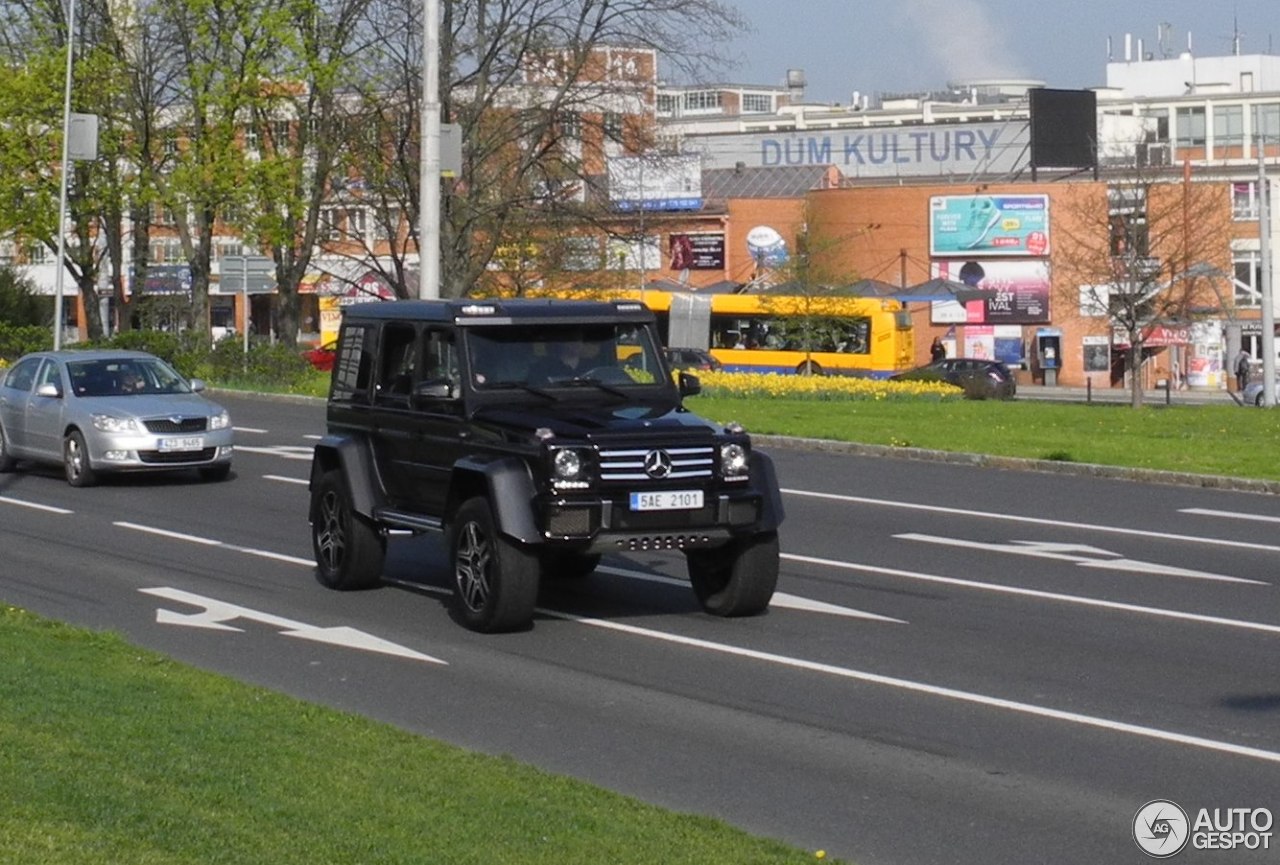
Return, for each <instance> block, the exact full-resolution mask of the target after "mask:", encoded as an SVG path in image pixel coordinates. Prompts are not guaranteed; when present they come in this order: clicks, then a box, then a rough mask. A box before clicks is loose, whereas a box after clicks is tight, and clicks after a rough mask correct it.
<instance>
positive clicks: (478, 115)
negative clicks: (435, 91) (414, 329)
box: [351, 0, 744, 296]
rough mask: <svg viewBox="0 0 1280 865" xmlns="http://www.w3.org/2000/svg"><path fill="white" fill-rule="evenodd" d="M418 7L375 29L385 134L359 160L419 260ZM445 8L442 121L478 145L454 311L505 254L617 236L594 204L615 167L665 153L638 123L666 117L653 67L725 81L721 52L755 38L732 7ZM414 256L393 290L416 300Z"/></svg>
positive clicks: (455, 265)
mask: <svg viewBox="0 0 1280 865" xmlns="http://www.w3.org/2000/svg"><path fill="white" fill-rule="evenodd" d="M419 6H420V4H418V3H416V2H411V0H386V4H385V5H382V6H380V7H379V8H380V9H382V10H384V14H381V15H379V16H374V17H372V18H371V26H373V27H375V28H376V29H377V31H378V32H379V34H380V35H381V37H382V38H381V39H380V40H379V43H378V44H379V45H380V46H381V50H380V51H379V52H378V53H376V54H371V55H370V57H371V59H372V58H376V59H377V60H378V61H379V64H380V65H379V66H378V74H369V75H366V76H365V77H364V79H363V80H364V82H366V83H367V85H368V87H369V88H370V89H369V90H366V91H365V92H363V93H362V101H363V103H364V104H365V105H366V106H368V108H369V110H371V111H373V112H375V113H374V114H373V116H372V117H371V126H372V125H375V124H376V125H377V126H378V127H379V128H381V129H382V130H384V134H382V135H380V136H378V137H377V138H370V139H367V140H366V147H365V149H363V150H362V151H356V152H353V153H352V157H351V158H352V160H353V163H354V166H355V167H354V168H353V170H355V171H356V172H357V173H359V174H360V175H361V176H362V177H364V178H366V179H367V180H368V181H369V187H368V188H367V189H366V195H367V196H368V200H370V201H383V202H386V203H387V204H388V205H389V206H388V207H387V208H386V209H385V210H384V211H383V214H382V215H390V214H392V213H394V214H395V215H396V216H397V217H400V218H402V222H401V228H400V229H399V230H400V231H401V232H402V237H403V241H404V243H403V244H402V245H401V249H402V250H405V251H407V250H410V249H412V250H415V251H416V249H417V246H418V226H419V220H418V214H419V212H420V203H421V200H420V195H419V189H418V164H419V162H418V150H417V148H418V139H419V135H418V130H419V129H420V125H421V124H420V115H419V114H418V113H417V112H418V108H419V107H420V106H421V104H422V100H421V74H420V72H419V70H420V69H421V63H420V54H419V51H420V48H421V39H420V38H419V37H418V36H417V35H415V34H414V33H413V32H410V31H416V33H417V34H420V33H421V30H420V29H418V28H419V27H420V26H421V15H420V11H419V8H418V7H419ZM441 9H442V26H441V62H440V68H441V84H440V93H441V95H442V105H443V114H444V119H445V120H446V121H448V122H452V123H454V124H457V126H458V127H459V129H460V132H461V139H462V143H463V147H462V150H463V155H462V167H461V171H460V172H459V173H458V174H457V176H456V177H454V178H451V179H449V180H446V181H445V192H446V193H447V194H446V195H445V198H444V202H443V207H442V221H443V225H442V226H441V245H442V247H443V249H442V255H443V266H442V289H441V291H442V293H443V294H446V295H455V296H456V295H463V294H467V293H469V292H471V291H472V290H473V289H475V288H476V287H477V286H481V285H483V284H484V283H485V282H486V279H485V276H486V272H487V269H488V268H489V264H490V262H491V260H492V259H493V258H494V256H495V255H496V254H497V252H498V250H499V249H500V248H501V249H507V248H512V247H517V248H518V247H521V246H522V245H525V244H527V243H528V242H529V241H530V236H531V232H532V233H533V234H537V233H538V232H539V231H540V232H541V233H542V239H543V240H542V242H543V244H545V243H546V237H547V236H548V232H549V231H551V232H558V231H560V230H561V228H560V227H561V226H563V227H565V228H564V230H566V231H567V230H577V229H571V228H570V227H572V226H578V227H583V226H592V227H594V228H600V227H601V226H602V225H603V224H604V223H605V222H607V221H608V218H609V215H608V214H605V213H603V212H602V211H601V209H600V207H599V202H598V201H597V200H594V199H593V198H592V190H593V189H596V188H598V187H599V186H600V175H601V174H602V173H603V160H604V158H605V157H606V156H608V155H612V154H616V153H623V152H633V153H634V152H642V151H644V150H646V149H647V148H648V147H649V146H650V145H651V143H652V139H653V130H652V129H649V128H646V127H645V126H644V125H642V124H639V123H637V122H636V121H635V120H634V118H639V117H644V116H651V114H652V108H653V105H652V100H653V90H652V75H651V74H650V73H651V66H652V63H653V62H656V61H657V59H658V58H661V60H662V62H664V63H667V64H669V66H670V67H671V69H672V71H674V72H676V73H678V74H679V73H684V74H694V73H696V72H698V71H703V70H706V69H708V68H715V67H716V66H718V64H720V63H721V62H722V60H723V58H721V57H720V56H719V55H718V54H716V49H717V47H718V45H720V44H722V43H723V42H724V41H725V39H726V38H727V37H728V36H729V35H731V34H733V33H735V32H737V31H738V30H741V29H742V28H743V26H744V25H743V19H742V18H741V16H740V15H739V14H738V13H737V11H736V10H734V9H733V8H732V7H730V6H728V5H726V4H723V3H720V2H718V0H626V2H621V3H619V2H615V0H467V2H454V0H442V3H441ZM405 21H412V22H414V25H415V26H414V27H412V28H406V27H405V26H404V22H405ZM690 22H697V26H696V27H690V26H689V23H690ZM615 61H616V62H615ZM626 118H633V119H632V120H630V121H628V120H627V119H626ZM387 168H391V169H393V170H391V171H387V170H386V169H387ZM392 208H394V209H392ZM394 228H395V227H393V226H391V225H387V226H385V228H384V233H390V234H391V236H393V237H394V236H396V235H395V234H394V231H393V229H394ZM402 256H403V253H401V254H400V257H398V255H397V253H396V252H395V251H393V252H392V254H391V256H390V259H389V261H390V264H389V266H387V273H386V276H387V277H388V281H389V282H391V284H392V285H394V286H396V287H397V290H398V291H400V292H401V293H408V285H407V284H408V281H409V279H408V272H407V268H406V267H405V259H404V258H403V257H402ZM546 258H547V260H552V259H554V258H556V256H548V257H546ZM371 260H372V258H371ZM379 266H381V265H379Z"/></svg>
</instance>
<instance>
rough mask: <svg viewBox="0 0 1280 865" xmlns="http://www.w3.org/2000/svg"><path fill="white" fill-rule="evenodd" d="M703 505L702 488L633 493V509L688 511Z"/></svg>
mask: <svg viewBox="0 0 1280 865" xmlns="http://www.w3.org/2000/svg"><path fill="white" fill-rule="evenodd" d="M700 507H702V490H662V491H661V492H653V493H632V494H631V510H633V511H688V510H696V509H698V508H700Z"/></svg>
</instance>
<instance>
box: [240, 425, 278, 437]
mask: <svg viewBox="0 0 1280 865" xmlns="http://www.w3.org/2000/svg"><path fill="white" fill-rule="evenodd" d="M231 428H232V429H233V430H235V431H236V432H242V433H254V434H256V435H266V434H267V433H269V432H271V430H265V429H256V428H254V427H251V426H233V427H231Z"/></svg>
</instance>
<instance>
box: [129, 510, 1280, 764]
mask: <svg viewBox="0 0 1280 865" xmlns="http://www.w3.org/2000/svg"><path fill="white" fill-rule="evenodd" d="M117 525H124V526H126V527H134V526H132V524H125V523H117ZM137 528H143V527H140V526H139V527H137ZM144 530H145V529H144ZM164 534H175V533H164ZM187 537H192V536H187ZM205 542H206V543H214V544H217V543H218V542H217V541H212V542H210V541H205ZM223 546H229V545H223ZM230 548H231V549H239V550H241V551H243V552H252V551H250V550H247V549H245V548H236V547H230ZM279 558H281V559H284V560H288V561H294V562H297V563H300V564H307V565H310V564H311V562H310V561H309V560H302V559H294V558H292V557H286V556H279ZM782 558H784V559H790V560H793V561H804V562H810V563H816V564H823V565H829V566H832V567H838V568H848V569H853V570H866V571H870V572H875V573H886V574H893V575H897V576H908V577H913V578H915V579H922V580H926V581H931V582H938V583H947V584H951V585H963V586H967V587H969V588H986V589H992V590H996V591H1005V592H1009V593H1010V594H1019V595H1027V596H1032V597H1040V598H1046V599H1049V600H1057V601H1066V602H1070V603H1082V604H1088V605H1093V606H1098V607H1104V608H1109V609H1121V610H1126V611H1130V612H1142V613H1147V614H1151V615H1164V616H1169V617H1171V618H1177V619H1187V620H1191V621H1199V622H1208V623H1212V624H1224V625H1231V626H1234V627H1243V628H1252V629H1254V630H1261V631H1270V632H1273V633H1280V627H1277V626H1274V625H1263V624H1259V623H1254V622H1233V621H1231V620H1228V619H1218V618H1215V617H1211V616H1198V615H1194V614H1190V613H1178V612H1175V611H1172V610H1157V609H1153V608H1145V607H1136V606H1133V605H1130V604H1117V603H1114V602H1111V601H1096V600H1092V599H1089V598H1077V597H1074V596H1071V595H1053V594H1051V593H1049V592H1038V591H1033V590H1030V589H1012V588H1009V587H1006V586H994V585H989V584H983V583H971V582H968V581H965V580H956V579H952V578H948V577H934V576H929V575H925V574H912V573H911V572H909V571H897V570H895V569H892V568H879V567H873V566H868V565H853V564H850V563H847V562H833V561H830V560H826V559H814V558H811V557H809V556H797V555H793V554H790V553H784V554H782ZM646 576H650V575H646ZM656 579H658V580H659V581H666V580H671V581H672V582H678V581H675V580H673V579H672V578H670V577H657V578H656ZM387 582H389V583H393V584H397V585H404V586H410V587H412V588H414V589H417V590H420V591H427V592H430V593H432V594H453V592H452V590H450V589H442V588H439V587H435V586H423V585H420V584H418V583H409V582H407V581H404V580H387ZM174 591H177V590H174ZM537 611H538V612H540V613H542V614H543V615H547V616H550V617H552V618H557V619H563V620H565V621H570V622H577V623H580V624H584V625H590V626H592V627H598V628H604V629H606V630H615V631H619V632H623V633H630V634H634V635H636V636H643V637H649V638H651V639H656V640H662V641H666V642H672V643H677V644H682V645H688V646H693V647H695V648H705V649H708V650H711V651H718V652H723V653H725V654H730V655H737V656H739V657H745V658H754V659H757V660H763V661H768V662H770V663H776V664H781V665H784V666H789V667H793V668H795V669H801V670H812V671H815V672H821V673H829V674H831V675H835V676H840V677H842V678H847V679H854V680H858V681H863V682H868V683H870V684H879V685H888V686H890V687H896V688H900V689H903V690H908V691H914V692H916V693H922V694H927V695H931V696H939V697H947V698H950V699H954V700H960V701H963V702H969V703H976V704H979V705H985V706H990V707H992V708H997V709H1006V710H1009V711H1013V712H1019V713H1022V714H1027V715H1033V716H1038V717H1043V718H1051V719H1055V720H1060V721H1066V722H1069V723H1075V724H1080V725H1084V726H1090V727H1096V728H1100V729H1105V730H1111V731H1114V732H1120V733H1130V734H1133V735H1138V736H1144V737H1146V738H1150V739H1157V740H1161V741H1166V742H1172V743H1176V744H1182V745H1190V746H1192V747H1197V748H1204V749H1207V750H1212V751H1220V752H1224V753H1228V754H1235V755H1237V756H1242V757H1252V758H1254V759H1259V760H1266V761H1269V762H1280V753H1277V752H1274V751H1266V750H1263V749H1260V748H1248V747H1245V746H1242V745H1234V744H1232V743H1230V742H1219V741H1215V740H1213V739H1205V738H1202V737H1199V736H1189V735H1186V734H1183V733H1174V732H1170V731H1165V730H1158V729H1156V728H1153V727H1142V726H1138V725H1135V724H1127V723H1124V722H1121V721H1111V720H1108V719H1105V718H1097V717H1093V716H1089V715H1081V714H1077V713H1074V712H1064V711H1061V710H1058V709H1051V708H1046V707H1042V706H1035V705H1032V704H1029V703H1019V702H1017V701H1014V700H1006V699H1003V698H1000V697H987V696H984V695H982V694H975V693H970V692H967V691H959V690H955V689H952V688H943V687H940V686H937V685H928V684H924V683H921V682H912V681H909V680H907V679H897V678H893V677H891V676H882V675H880V674H878V673H868V672H863V671H859V670H852V669H848V668H844V667H836V666H833V665H830V664H822V663H818V662H815V661H805V660H802V659H799V658H789V657H787V656H784V655H775V654H772V653H768V652H761V651H758V650H755V649H744V648H738V647H735V646H729V645H725V644H721V643H712V642H710V641H707V640H701V639H698V638H695V637H682V636H679V635H676V634H669V633H665V632H663V631H653V630H649V629H647V628H638V627H635V626H633V625H626V624H623V623H621V622H608V621H604V620H601V619H591V618H586V617H583V616H577V615H574V614H571V613H562V612H560V611H558V610H550V609H546V608H542V607H539V608H537ZM173 615H178V614H173ZM197 618H199V617H198V616H197Z"/></svg>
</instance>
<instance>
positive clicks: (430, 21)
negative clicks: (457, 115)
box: [418, 0, 440, 298]
mask: <svg viewBox="0 0 1280 865" xmlns="http://www.w3.org/2000/svg"><path fill="white" fill-rule="evenodd" d="M422 19H423V20H422V130H421V135H420V136H419V137H420V138H421V139H422V152H421V153H420V154H419V163H418V165H419V168H418V171H419V173H418V186H419V193H418V194H419V196H420V199H419V203H418V204H419V206H418V259H419V266H420V268H421V271H422V275H421V279H420V280H419V282H418V297H421V298H437V297H439V296H440V0H423V10H422Z"/></svg>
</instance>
